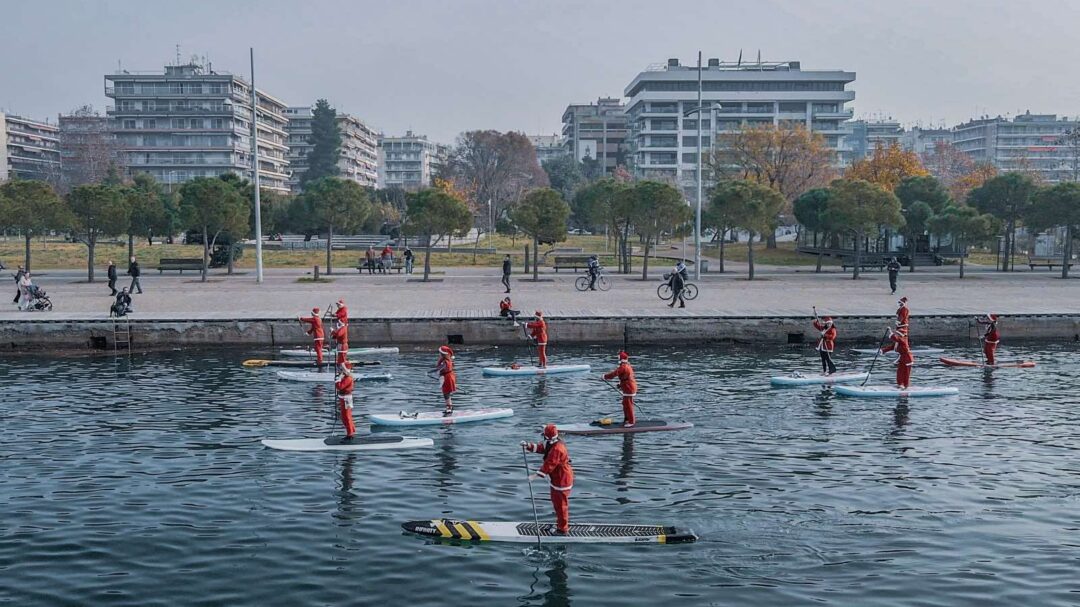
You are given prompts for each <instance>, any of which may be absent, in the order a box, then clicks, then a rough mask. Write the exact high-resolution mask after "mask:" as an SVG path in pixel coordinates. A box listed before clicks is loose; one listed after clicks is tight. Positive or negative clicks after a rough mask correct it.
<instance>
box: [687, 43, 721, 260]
mask: <svg viewBox="0 0 1080 607" xmlns="http://www.w3.org/2000/svg"><path fill="white" fill-rule="evenodd" d="M700 65H701V55H700V53H699V54H698V66H699V68H700ZM700 79H701V70H700V69H698V106H697V107H696V108H693V109H690V110H686V111H685V112H683V117H686V116H690V115H691V114H697V125H698V128H697V132H698V137H697V149H698V157H697V166H698V169H697V204H696V205H695V208H694V280H700V279H701V197H702V174H701V173H702V170H701V169H702V163H701V154H702V145H701V114H702V112H704V111H706V110H708V111H710V112H711V111H712V110H713V108H714V107H716V106H717V105H718V104H717V103H715V102H714V103H712V104H710V105H709V106H708V107H704V106H702V104H701V81H700ZM709 127H710V128H713V125H712V123H709Z"/></svg>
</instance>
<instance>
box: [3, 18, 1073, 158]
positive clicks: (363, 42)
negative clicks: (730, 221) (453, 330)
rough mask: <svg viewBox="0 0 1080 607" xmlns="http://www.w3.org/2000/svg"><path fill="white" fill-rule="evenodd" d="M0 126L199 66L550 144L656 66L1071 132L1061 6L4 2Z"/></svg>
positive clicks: (423, 122)
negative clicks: (766, 77) (730, 65)
mask: <svg viewBox="0 0 1080 607" xmlns="http://www.w3.org/2000/svg"><path fill="white" fill-rule="evenodd" d="M0 9H2V12H0V14H2V18H0V109H3V110H5V111H9V112H12V113H18V114H22V115H26V116H29V117H35V118H46V117H49V118H51V119H52V120H55V119H56V115H57V114H58V113H60V112H67V111H69V110H71V109H72V108H74V107H77V106H79V105H83V104H92V105H94V106H96V107H98V108H99V109H100V108H103V106H104V105H106V103H107V101H108V100H107V99H106V98H105V96H104V92H103V88H104V83H103V79H102V77H103V75H104V74H106V73H111V72H113V71H115V70H116V69H117V65H118V64H119V65H122V66H123V68H124V69H129V70H133V71H134V70H155V71H159V70H161V69H162V66H163V65H165V64H166V63H171V62H174V61H175V57H176V45H177V44H179V45H180V53H181V56H182V57H183V58H184V59H185V60H186V59H188V58H190V57H191V56H192V55H199V56H203V55H205V56H207V57H208V58H209V59H210V61H211V62H212V63H213V65H214V69H215V70H218V71H230V72H233V73H237V74H242V75H243V76H244V77H245V78H246V77H247V74H248V55H247V52H248V47H249V46H254V47H255V52H256V61H257V65H256V69H257V73H256V77H257V84H258V86H259V87H260V88H262V89H264V90H266V91H267V92H269V93H270V94H272V95H275V96H277V97H278V98H280V99H282V100H284V101H285V102H286V103H289V104H290V105H303V104H308V103H312V102H314V100H315V99H317V98H320V97H325V98H327V99H329V100H330V102H331V103H332V104H333V105H334V106H336V107H337V108H338V109H339V110H341V111H345V112H348V113H352V114H355V115H357V116H359V117H360V118H362V119H364V120H366V121H367V122H369V123H370V124H371V125H373V126H374V127H376V128H378V129H380V130H382V131H383V132H385V133H388V134H398V133H402V132H403V131H405V130H406V129H412V130H413V131H415V132H418V133H425V134H428V135H429V136H430V137H431V138H433V139H435V140H438V141H443V142H447V143H449V142H452V141H453V139H454V137H455V136H456V135H457V134H458V133H459V132H461V131H463V130H469V129H478V128H493V129H499V130H518V131H525V132H527V133H529V134H543V133H554V132H556V131H558V130H559V128H560V120H561V116H562V112H563V110H564V109H565V107H566V105H567V104H568V103H571V102H588V101H594V100H595V99H596V98H597V97H600V96H621V95H622V92H623V90H624V87H625V86H626V84H627V83H629V82H630V80H631V79H632V78H633V77H634V76H635V75H636V74H637V73H638V72H639V71H641V70H642V69H644V68H645V67H646V66H648V65H649V64H653V63H661V62H663V61H665V60H666V59H667V58H668V57H679V58H681V59H682V60H683V61H684V62H690V61H695V60H696V56H697V51H698V50H699V49H700V50H702V51H703V52H704V53H705V56H706V57H719V58H721V59H724V60H734V59H736V58H737V57H738V54H739V50H740V49H742V50H743V52H744V58H746V59H753V58H755V57H756V56H757V52H758V49H761V56H762V59H765V60H776V61H781V60H799V61H802V65H803V68H804V69H845V70H853V71H855V72H857V78H856V81H855V82H854V83H853V85H852V87H853V88H854V90H855V91H856V97H855V102H854V104H853V107H854V109H855V113H856V116H871V117H879V116H891V117H894V118H896V119H898V120H900V121H902V122H904V123H908V124H911V123H916V122H920V123H922V124H924V125H931V124H932V125H937V124H941V123H944V124H946V125H952V124H955V123H956V122H959V121H963V120H966V119H968V118H970V117H973V116H978V115H982V114H991V115H996V114H1015V113H1017V112H1023V111H1024V110H1026V109H1030V110H1031V111H1033V112H1046V113H1059V114H1069V115H1076V114H1080V103H1078V102H1080V78H1078V77H1077V76H1078V75H1080V51H1078V45H1077V42H1076V40H1077V32H1078V31H1080V27H1078V26H1080V2H1075V1H1074V2H1070V1H1069V0H1027V1H1021V0H998V1H974V0H970V1H969V0H866V1H854V0H828V1H818V0H790V1H781V0H739V1H726V0H706V1H701V2H698V1H694V0H676V1H673V2H667V1H663V0H643V1H637V0H617V1H615V0H613V1H599V0H578V1H577V2H571V1H563V0H555V1H546V2H542V1H523V0H522V1H514V0H388V1H385V2H374V1H368V0H352V1H350V0H303V1H298V0H290V1H284V0H282V1H278V0H215V1H205V0H184V1H183V2H168V3H166V2H158V1H146V0H142V1H134V0H64V1H60V0H36V1H28V0H3V4H2V5H0Z"/></svg>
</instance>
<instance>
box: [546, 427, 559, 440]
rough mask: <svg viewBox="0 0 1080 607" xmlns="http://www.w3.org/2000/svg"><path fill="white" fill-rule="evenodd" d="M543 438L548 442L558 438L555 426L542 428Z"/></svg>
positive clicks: (557, 430)
mask: <svg viewBox="0 0 1080 607" xmlns="http://www.w3.org/2000/svg"><path fill="white" fill-rule="evenodd" d="M544 438H546V439H548V440H554V439H556V438H559V429H558V428H556V427H555V424H548V425H546V426H544Z"/></svg>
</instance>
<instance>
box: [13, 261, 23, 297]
mask: <svg viewBox="0 0 1080 607" xmlns="http://www.w3.org/2000/svg"><path fill="white" fill-rule="evenodd" d="M23 274H26V268H24V267H22V266H19V270H18V271H17V272H15V299H13V300H11V303H13V304H17V303H19V298H21V297H22V286H21V283H22V278H23Z"/></svg>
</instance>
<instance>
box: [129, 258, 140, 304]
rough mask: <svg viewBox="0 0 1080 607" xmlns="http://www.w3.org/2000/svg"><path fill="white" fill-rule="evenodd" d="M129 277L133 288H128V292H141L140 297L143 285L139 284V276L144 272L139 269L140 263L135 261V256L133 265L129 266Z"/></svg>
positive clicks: (132, 259)
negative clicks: (136, 290)
mask: <svg viewBox="0 0 1080 607" xmlns="http://www.w3.org/2000/svg"><path fill="white" fill-rule="evenodd" d="M127 273H128V276H130V277H131V286H130V287H128V291H129V292H131V293H134V292H135V289H138V290H139V295H142V285H141V284H139V276H141V275H142V270H140V269H139V262H138V261H136V260H135V256H134V255H132V257H131V263H129V264H128V271H127Z"/></svg>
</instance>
